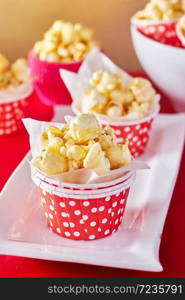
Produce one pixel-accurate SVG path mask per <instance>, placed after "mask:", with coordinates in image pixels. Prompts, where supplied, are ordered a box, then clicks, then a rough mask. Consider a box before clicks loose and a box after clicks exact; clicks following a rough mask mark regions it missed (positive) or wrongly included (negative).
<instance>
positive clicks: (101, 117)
mask: <svg viewBox="0 0 185 300" xmlns="http://www.w3.org/2000/svg"><path fill="white" fill-rule="evenodd" d="M71 108H72V111H73V112H74V113H75V114H76V115H78V114H79V113H81V112H80V111H79V110H78V109H77V107H76V105H75V104H74V102H73V103H72V105H71ZM159 111H160V104H159V103H158V104H157V105H156V106H155V108H154V109H153V111H152V112H151V113H150V114H149V115H148V116H146V117H144V118H142V119H139V120H133V121H109V120H108V117H107V116H106V115H101V114H97V113H94V112H93V113H94V114H95V115H96V117H97V118H98V119H99V121H100V122H101V123H102V124H105V125H113V126H132V125H139V124H141V123H144V122H147V121H148V120H150V119H152V118H154V117H155V116H156V115H157V114H158V113H159Z"/></svg>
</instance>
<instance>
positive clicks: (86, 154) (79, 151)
mask: <svg viewBox="0 0 185 300" xmlns="http://www.w3.org/2000/svg"><path fill="white" fill-rule="evenodd" d="M131 160H132V157H131V154H130V151H129V149H128V144H127V143H126V144H125V145H119V144H117V143H116V137H115V134H114V130H113V129H112V128H110V127H106V128H101V127H100V125H99V123H98V121H97V119H96V117H95V116H94V115H93V114H89V113H88V114H81V115H79V116H77V117H75V118H73V119H72V120H71V121H70V123H69V125H68V124H66V125H64V126H63V127H62V128H56V127H53V126H48V127H47V128H46V129H45V131H44V132H43V133H42V134H41V137H40V152H39V155H38V156H36V157H35V158H33V160H32V164H33V165H34V166H35V167H37V168H38V169H39V170H41V171H42V172H43V173H45V174H47V175H55V174H62V173H64V172H70V171H74V170H76V169H81V168H87V169H91V170H93V171H94V172H95V173H96V174H97V175H103V174H105V173H107V172H109V171H110V170H112V169H115V168H119V167H121V166H124V165H127V164H129V163H130V162H131Z"/></svg>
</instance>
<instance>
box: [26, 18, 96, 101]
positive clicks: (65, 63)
mask: <svg viewBox="0 0 185 300" xmlns="http://www.w3.org/2000/svg"><path fill="white" fill-rule="evenodd" d="M94 46H98V43H97V41H96V40H95V39H94V32H93V30H92V29H90V28H88V27H85V26H82V25H81V24H79V23H77V24H72V23H68V22H64V21H60V20H59V21H55V22H54V23H53V25H52V26H51V28H50V29H49V30H48V31H47V32H46V33H45V34H44V37H43V39H42V40H41V41H38V42H36V43H35V45H34V47H33V51H32V52H31V53H30V56H29V64H30V68H31V73H32V75H33V76H34V78H35V87H36V91H37V93H38V95H39V97H40V98H41V100H42V101H43V102H45V103H46V104H49V105H54V104H70V103H71V98H70V95H69V93H68V91H67V89H66V87H65V85H64V83H63V82H61V79H60V77H59V68H65V69H67V70H71V71H73V72H77V71H78V69H79V67H80V65H81V62H82V60H83V59H84V58H85V57H86V55H87V53H88V52H89V51H90V50H91V49H92V48H93V47H94Z"/></svg>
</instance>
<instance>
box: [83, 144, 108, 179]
mask: <svg viewBox="0 0 185 300" xmlns="http://www.w3.org/2000/svg"><path fill="white" fill-rule="evenodd" d="M83 165H84V168H87V169H93V170H94V171H95V172H96V174H98V175H103V174H105V173H107V172H109V171H110V166H111V165H110V162H109V160H108V158H106V157H105V152H104V151H102V149H101V146H100V144H99V143H95V144H93V145H92V147H91V148H90V150H89V152H88V154H87V156H86V158H85V159H84V164H83Z"/></svg>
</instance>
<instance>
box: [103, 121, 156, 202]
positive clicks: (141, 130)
mask: <svg viewBox="0 0 185 300" xmlns="http://www.w3.org/2000/svg"><path fill="white" fill-rule="evenodd" d="M152 123H153V118H151V119H150V120H148V121H145V122H142V121H141V123H140V124H136V125H130V126H115V125H111V124H110V126H111V127H112V128H113V129H114V131H115V134H116V137H117V142H119V141H120V140H121V139H122V143H123V142H124V141H125V139H128V141H129V149H130V151H131V153H132V155H133V157H138V156H140V155H141V154H142V153H143V152H144V150H145V148H146V146H147V143H148V139H149V134H150V131H151V126H152ZM102 125H103V126H105V125H104V124H102ZM118 128H119V129H118ZM118 133H119V134H118ZM107 199H108V197H107ZM106 201H108V200H106Z"/></svg>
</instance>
